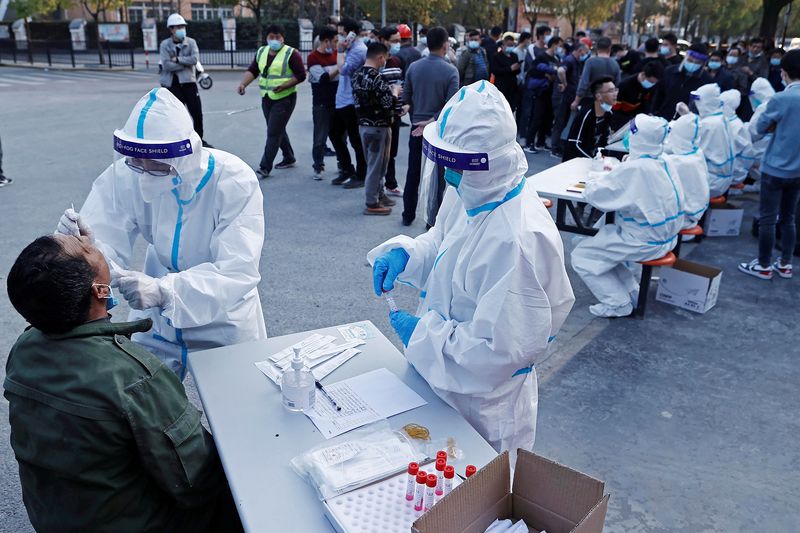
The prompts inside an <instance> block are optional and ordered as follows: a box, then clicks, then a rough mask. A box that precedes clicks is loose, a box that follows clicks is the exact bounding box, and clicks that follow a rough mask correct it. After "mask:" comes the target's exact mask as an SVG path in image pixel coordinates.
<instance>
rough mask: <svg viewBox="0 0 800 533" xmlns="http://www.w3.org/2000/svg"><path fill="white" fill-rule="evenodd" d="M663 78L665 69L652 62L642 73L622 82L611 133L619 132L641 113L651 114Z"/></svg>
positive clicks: (615, 105) (612, 117) (612, 119)
mask: <svg viewBox="0 0 800 533" xmlns="http://www.w3.org/2000/svg"><path fill="white" fill-rule="evenodd" d="M663 77H664V69H663V68H662V67H661V65H660V64H659V63H657V62H655V61H651V62H649V63H647V64H646V65H645V66H644V70H642V71H641V72H640V73H638V74H634V75H632V76H628V77H626V78H625V79H624V80H622V82H621V83H620V84H619V94H618V95H617V103H616V104H614V114H613V115H612V116H611V131H616V130H618V129H619V128H621V127H622V126H624V125H625V124H627V123H628V122H629V121H630V120H631V119H632V118H633V117H635V116H636V115H638V114H639V113H645V114H650V107H651V105H652V103H653V94H655V92H656V88H657V85H658V82H659V81H661V78H663Z"/></svg>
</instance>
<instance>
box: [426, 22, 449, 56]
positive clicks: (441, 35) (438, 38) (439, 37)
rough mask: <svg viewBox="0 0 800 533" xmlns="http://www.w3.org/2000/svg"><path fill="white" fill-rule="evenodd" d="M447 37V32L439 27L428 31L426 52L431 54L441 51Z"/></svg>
mask: <svg viewBox="0 0 800 533" xmlns="http://www.w3.org/2000/svg"><path fill="white" fill-rule="evenodd" d="M449 37H450V36H449V35H448V34H447V30H446V29H444V28H442V27H441V26H434V27H433V28H430V29H428V50H430V51H432V52H436V51H437V50H441V49H442V47H443V46H444V45H445V43H446V42H447V39H448V38H449Z"/></svg>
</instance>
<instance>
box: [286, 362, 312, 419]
mask: <svg viewBox="0 0 800 533" xmlns="http://www.w3.org/2000/svg"><path fill="white" fill-rule="evenodd" d="M293 350H294V357H293V358H292V368H290V369H289V370H287V371H286V372H284V373H283V377H282V378H281V392H282V393H283V406H284V407H285V408H287V409H288V410H289V411H295V412H302V411H308V410H309V409H311V408H312V407H314V400H316V398H317V391H316V380H315V379H314V374H312V373H311V370H309V369H308V368H307V367H306V365H305V363H304V362H303V359H302V358H301V357H300V348H293Z"/></svg>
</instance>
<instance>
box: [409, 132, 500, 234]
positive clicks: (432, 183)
mask: <svg viewBox="0 0 800 533" xmlns="http://www.w3.org/2000/svg"><path fill="white" fill-rule="evenodd" d="M429 139H436V141H435V142H436V144H435V145H434V144H433V143H432V142H430V141H429ZM422 153H423V154H424V155H425V158H424V159H423V166H422V176H421V179H420V204H421V205H422V207H423V209H424V211H423V216H424V217H425V222H426V223H427V224H428V225H430V226H433V225H434V224H435V223H436V214H437V213H438V212H439V206H440V205H442V199H443V198H444V193H445V191H446V190H447V187H448V185H449V186H451V187H454V188H455V189H456V190H458V185H459V184H460V183H461V178H462V176H463V174H464V172H465V171H485V170H489V155H488V154H487V153H485V152H474V153H473V152H464V151H462V150H461V149H459V148H458V147H457V146H453V145H450V144H449V143H446V142H445V141H442V140H441V139H438V135H437V133H436V123H435V122H433V123H431V124H428V125H427V126H426V127H425V131H424V133H423V139H422Z"/></svg>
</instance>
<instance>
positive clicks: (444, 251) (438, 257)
mask: <svg viewBox="0 0 800 533" xmlns="http://www.w3.org/2000/svg"><path fill="white" fill-rule="evenodd" d="M447 250H448V249H447V248H445V249H444V250H442V252H441V253H440V254H439V255H437V256H436V260H435V261H434V262H433V270H436V265H438V264H439V260H440V259H441V258H442V256H443V255H444V254H445V253H447Z"/></svg>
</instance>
